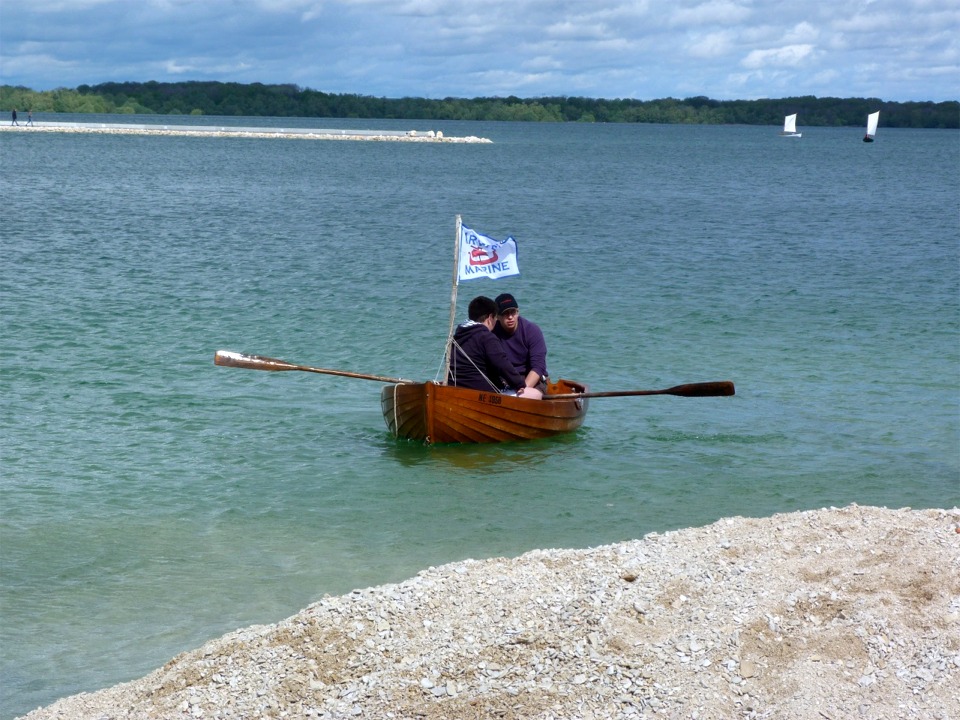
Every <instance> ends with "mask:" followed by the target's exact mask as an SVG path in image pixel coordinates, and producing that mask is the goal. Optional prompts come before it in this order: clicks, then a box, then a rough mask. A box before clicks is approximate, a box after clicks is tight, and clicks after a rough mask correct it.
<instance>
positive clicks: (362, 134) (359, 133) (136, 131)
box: [0, 121, 491, 144]
mask: <svg viewBox="0 0 960 720" xmlns="http://www.w3.org/2000/svg"><path fill="white" fill-rule="evenodd" d="M0 132H48V133H49V132H55V133H95V134H106V135H161V136H163V135H166V136H173V137H177V136H179V137H231V138H268V139H274V138H283V139H294V140H355V141H367V142H417V143H461V144H462V143H468V144H475V143H490V142H491V140H489V139H487V138H480V137H474V136H472V135H471V136H467V137H446V136H445V135H444V134H443V132H441V131H434V130H426V131H416V130H407V131H394V130H319V129H316V130H314V129H307V128H243V127H231V126H225V127H214V126H185V125H181V126H177V125H124V124H120V123H62V122H40V121H38V122H35V123H33V124H32V125H24V124H20V125H0Z"/></svg>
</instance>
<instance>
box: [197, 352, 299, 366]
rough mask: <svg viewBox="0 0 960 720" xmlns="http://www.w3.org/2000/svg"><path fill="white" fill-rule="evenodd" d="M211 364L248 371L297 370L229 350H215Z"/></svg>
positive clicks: (255, 356)
mask: <svg viewBox="0 0 960 720" xmlns="http://www.w3.org/2000/svg"><path fill="white" fill-rule="evenodd" d="M213 364H214V365H220V366H222V367H235V368H247V369H248V370H299V369H300V368H299V367H297V366H296V365H293V364H291V363H288V362H286V361H285V360H277V359H276V358H268V357H264V356H262V355H245V354H243V353H238V352H233V351H231V350H217V354H216V355H214V357H213Z"/></svg>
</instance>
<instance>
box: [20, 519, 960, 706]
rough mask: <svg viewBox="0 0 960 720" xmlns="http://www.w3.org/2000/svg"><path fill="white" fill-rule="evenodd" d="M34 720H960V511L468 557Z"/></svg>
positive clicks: (731, 527)
mask: <svg viewBox="0 0 960 720" xmlns="http://www.w3.org/2000/svg"><path fill="white" fill-rule="evenodd" d="M25 717H26V718H29V720H50V719H53V718H56V719H58V720H59V719H63V720H66V719H67V718H69V719H70V720H107V719H111V720H112V719H119V718H330V719H333V718H426V719H439V718H450V719H461V718H463V719H466V718H491V719H494V720H498V719H506V720H511V719H516V720H520V719H521V718H522V719H524V720H527V719H539V720H553V719H557V720H559V719H560V718H580V719H582V720H599V719H600V718H618V719H620V718H627V719H629V718H689V719H696V720H708V719H716V720H719V719H721V718H723V719H728V718H814V719H816V720H822V719H823V718H826V719H827V720H840V719H841V718H843V719H849V718H864V719H868V718H884V719H887V718H904V719H906V718H911V719H913V718H932V719H936V720H949V719H954V718H960V510H958V509H956V508H954V509H951V510H938V509H933V510H912V509H909V508H904V509H900V510H890V509H885V508H875V507H860V506H857V505H851V506H849V507H845V508H839V509H838V508H829V509H822V510H815V511H806V512H796V513H790V514H783V515H774V516H773V517H770V518H763V519H755V518H743V517H736V518H728V519H723V520H720V521H718V522H716V523H714V524H712V525H708V526H706V527H703V528H692V529H686V530H678V531H674V532H666V533H662V534H659V533H651V534H649V535H647V536H645V537H644V538H642V539H640V540H634V541H629V542H624V543H618V544H615V545H607V546H603V547H597V548H592V549H588V550H535V551H533V552H529V553H526V554H524V555H522V556H521V557H518V558H495V559H489V560H465V561H463V562H456V563H452V564H449V565H444V566H442V567H436V568H429V569H427V570H424V571H423V572H421V573H419V574H418V575H417V576H416V577H414V578H412V579H410V580H407V581H405V582H402V583H399V584H394V585H384V586H381V587H376V588H369V589H365V590H356V591H354V592H352V593H349V594H347V595H343V596H339V597H324V598H323V599H322V600H320V601H319V602H317V603H315V604H313V605H311V606H309V607H307V608H306V609H304V610H302V611H301V612H299V613H297V614H296V615H294V616H292V617H290V618H287V619H286V620H283V621H282V622H279V623H277V624H275V625H264V626H254V627H249V628H246V629H243V630H238V631H236V632H233V633H229V634H227V635H224V636H223V637H221V638H218V639H216V640H212V641H211V642H209V643H207V644H206V645H204V646H203V647H201V648H199V649H197V650H194V651H191V652H187V653H183V654H181V655H179V656H177V657H175V658H173V659H172V660H171V661H170V662H168V663H167V664H166V665H165V666H163V667H162V668H160V669H158V670H156V671H154V672H152V673H150V674H149V675H147V676H146V677H143V678H141V679H139V680H135V681H133V682H129V683H124V684H121V685H117V686H115V687H113V688H108V689H105V690H101V691H99V692H95V693H81V694H79V695H75V696H72V697H69V698H65V699H62V700H59V701H58V702H56V703H54V704H53V705H50V706H48V707H46V708H41V709H38V710H36V711H34V712H32V713H30V714H28V715H26V716H25Z"/></svg>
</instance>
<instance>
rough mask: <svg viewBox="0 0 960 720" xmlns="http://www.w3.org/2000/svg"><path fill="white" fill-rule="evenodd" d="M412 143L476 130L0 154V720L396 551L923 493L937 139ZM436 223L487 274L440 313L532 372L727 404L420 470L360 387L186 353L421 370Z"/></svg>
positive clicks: (73, 146)
mask: <svg viewBox="0 0 960 720" xmlns="http://www.w3.org/2000/svg"><path fill="white" fill-rule="evenodd" d="M221 121H222V122H235V123H237V124H242V125H258V124H261V123H264V122H268V121H266V120H263V119H256V120H253V119H250V118H241V119H231V120H229V121H228V120H225V119H223V120H221ZM193 122H194V121H193V119H191V123H193ZM269 122H273V123H275V124H280V125H282V124H284V123H290V122H291V121H290V120H288V119H283V120H281V119H276V120H272V121H269ZM297 122H298V123H300V124H307V123H308V121H306V120H302V121H297ZM333 124H334V122H333V121H322V122H320V126H322V127H330V126H332V125H333ZM341 125H343V126H344V127H366V126H369V125H372V123H363V122H362V121H353V122H352V123H351V122H341ZM384 126H387V127H391V128H397V127H400V126H399V125H395V124H394V125H391V124H389V123H386V124H384ZM414 129H418V130H421V129H423V130H427V129H439V130H443V132H444V133H445V134H446V135H448V136H450V135H461V136H462V135H478V136H483V137H489V138H491V139H492V140H493V141H494V144H492V145H419V144H404V143H355V142H317V141H299V140H296V141H295V140H253V139H244V140H241V139H223V138H220V139H216V138H176V137H138V136H118V137H113V136H106V135H70V134H63V135H53V134H41V133H34V134H27V133H3V134H0V153H2V158H3V166H4V173H3V175H2V177H0V197H2V200H3V203H2V206H3V209H2V223H0V251H2V257H3V262H2V264H0V322H2V335H3V338H4V348H3V350H4V351H3V358H2V365H0V367H2V370H0V391H2V397H3V403H2V407H0V433H2V435H0V442H2V445H0V452H2V455H0V461H2V466H0V469H2V479H0V491H2V504H0V560H2V578H3V582H2V589H0V613H2V618H0V660H2V663H0V693H2V694H0V701H2V702H0V716H2V717H5V718H6V717H13V716H15V715H18V714H21V713H23V712H25V711H27V710H29V709H31V708H33V707H36V706H37V705H40V704H47V703H49V702H52V701H53V700H54V699H56V698H58V697H61V696H63V695H66V694H71V693H75V692H79V691H83V690H93V689H96V688H99V687H104V686H107V685H111V684H114V683H116V682H119V681H121V680H125V679H130V678H134V677H139V676H140V675H143V674H144V673H146V672H148V671H150V670H152V669H154V668H156V667H158V666H160V665H162V664H163V663H164V662H166V660H168V659H169V658H170V657H172V656H173V655H175V654H176V653H178V652H180V651H183V650H186V649H190V648H193V647H196V646H198V645H199V644H201V643H202V642H204V641H205V640H207V639H209V638H211V637H215V636H217V635H220V634H222V633H224V632H227V631H229V630H232V629H235V628H237V627H240V626H244V625H248V624H252V623H263V622H272V621H275V620H278V619H280V618H282V617H286V616H287V615H290V614H292V613H293V612H295V611H297V610H298V609H300V608H302V607H304V606H305V605H307V604H308V603H310V602H311V601H313V600H316V599H317V598H319V597H321V596H322V595H323V594H324V593H342V592H346V591H349V590H350V589H352V588H356V587H366V586H370V585H377V584H382V583H386V582H393V581H398V580H402V579H404V578H407V577H409V576H411V575H413V574H414V573H416V572H417V570H419V569H422V568H424V567H426V566H429V565H433V564H439V563H444V562H450V561H454V560H458V559H462V558H466V557H475V558H479V557H491V556H497V555H516V554H519V553H522V552H524V551H526V550H529V549H531V548H536V547H588V546H593V545H598V544H603V543H609V542H615V541H618V540H623V539H628V538H635V537H640V536H642V535H643V534H645V533H647V532H651V531H659V530H665V529H670V528H677V527H685V526H691V525H700V524H705V523H709V522H712V521H714V520H716V519H718V518H720V517H724V516H729V515H753V516H760V515H769V514H772V513H775V512H785V511H793V510H800V509H807V508H813V507H822V506H826V505H845V504H848V503H851V502H856V503H859V504H864V505H866V504H870V505H886V506H893V507H900V506H905V505H909V506H913V507H944V506H954V505H957V504H958V503H960V342H958V341H960V219H958V218H960V164H958V162H957V159H958V157H960V135H958V133H956V132H948V131H912V130H892V129H886V128H881V133H880V134H879V135H878V138H877V142H875V143H874V144H872V145H865V144H863V143H861V142H860V132H859V130H856V129H823V128H813V129H804V136H803V138H802V139H801V140H794V139H784V138H780V137H778V135H777V133H778V131H779V129H778V128H758V127H680V126H616V125H613V126H610V125H525V124H485V123H484V124H471V123H459V124H458V123H444V124H442V125H441V124H435V126H433V125H430V124H427V123H424V125H423V127H415V128H414ZM457 213H460V214H462V216H463V219H464V222H465V223H466V224H467V225H469V226H470V227H472V228H474V229H477V230H479V231H481V232H485V233H488V234H491V235H494V236H495V237H503V236H506V235H513V236H515V237H516V238H517V239H518V241H519V246H520V267H521V271H522V274H521V276H520V277H519V278H514V279H509V280H500V281H495V282H491V281H487V280H478V281H473V282H470V283H464V284H462V285H461V286H460V288H459V298H460V303H459V306H460V309H459V313H458V315H459V316H461V317H462V316H463V315H464V308H465V306H466V302H467V301H468V300H469V299H470V297H472V296H473V295H475V294H479V293H484V294H488V295H491V296H492V295H495V294H497V293H499V292H502V291H505V290H509V291H511V292H514V293H515V294H516V295H517V297H518V298H519V300H520V303H521V307H522V310H523V312H524V313H525V314H526V315H528V316H530V317H531V318H532V319H534V320H536V321H537V322H539V323H540V325H541V326H542V327H543V329H544V331H545V333H546V335H547V339H548V343H549V346H550V356H549V360H550V367H551V371H552V373H553V374H554V375H556V376H563V377H571V378H575V379H579V380H584V381H587V382H589V383H590V385H591V387H592V388H593V389H595V390H617V389H644V388H646V389H656V388H662V387H669V386H671V385H675V384H678V383H681V382H696V381H707V380H723V379H730V380H733V381H734V382H736V384H737V395H736V396H735V397H733V398H704V399H683V398H669V397H654V398H622V399H615V398H610V399H598V400H595V401H594V402H593V404H592V405H591V409H590V413H589V415H588V417H587V421H586V423H585V425H584V427H583V428H582V429H581V430H580V431H579V432H577V433H576V434H574V435H572V436H569V437H564V438H559V439H554V440H550V441H544V442H537V443H530V444H513V445H503V446H493V447H435V448H423V447H419V446H415V445H410V444H407V443H403V442H397V441H395V440H393V439H391V438H390V437H389V436H388V435H387V434H386V428H385V426H384V423H383V420H382V418H381V416H380V412H379V391H380V387H381V386H380V384H379V383H375V382H371V381H364V380H349V379H342V378H334V377H326V376H318V375H310V374H306V373H283V374H272V373H269V374H268V373H259V372H254V371H246V370H236V369H226V368H217V367H215V366H214V365H213V363H212V359H213V353H214V351H215V350H217V349H219V348H229V349H233V350H238V351H244V352H253V353H261V354H266V355H273V356H277V357H282V358H285V359H288V360H291V361H294V362H299V363H305V364H310V365H317V366H322V367H330V368H340V369H345V370H351V371H355V372H363V373H373V374H381V375H388V376H404V377H413V378H421V379H427V378H433V377H434V376H435V375H436V373H437V371H438V369H439V366H440V362H441V357H440V349H441V347H442V344H443V339H444V337H445V334H446V329H447V321H448V313H449V298H450V285H449V283H450V277H451V273H452V252H453V241H454V216H455V215H456V214H457Z"/></svg>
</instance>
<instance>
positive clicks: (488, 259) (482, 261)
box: [470, 248, 500, 265]
mask: <svg viewBox="0 0 960 720" xmlns="http://www.w3.org/2000/svg"><path fill="white" fill-rule="evenodd" d="M499 259H500V258H499V257H498V256H497V251H496V250H494V251H493V255H490V253H489V252H487V251H486V250H485V249H484V248H474V249H473V250H471V251H470V264H471V265H490V264H491V263H495V262H496V261H497V260H499Z"/></svg>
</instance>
